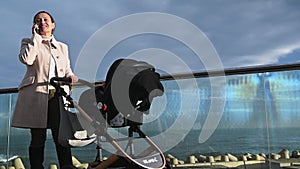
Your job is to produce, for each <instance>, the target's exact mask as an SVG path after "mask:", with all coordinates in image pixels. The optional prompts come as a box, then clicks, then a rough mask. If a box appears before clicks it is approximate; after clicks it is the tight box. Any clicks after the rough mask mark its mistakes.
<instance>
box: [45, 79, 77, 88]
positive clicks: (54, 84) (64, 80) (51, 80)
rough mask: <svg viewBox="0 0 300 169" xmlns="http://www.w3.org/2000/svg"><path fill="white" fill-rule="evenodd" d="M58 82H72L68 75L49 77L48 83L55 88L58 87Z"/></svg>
mask: <svg viewBox="0 0 300 169" xmlns="http://www.w3.org/2000/svg"><path fill="white" fill-rule="evenodd" d="M55 81H56V82H55ZM58 82H64V83H66V84H70V83H72V79H71V78H70V77H53V78H51V79H50V84H51V85H52V86H53V87H55V88H58V87H59V84H58Z"/></svg>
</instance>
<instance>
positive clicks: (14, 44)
mask: <svg viewBox="0 0 300 169" xmlns="http://www.w3.org/2000/svg"><path fill="white" fill-rule="evenodd" d="M16 3H18V5H16ZM299 7H300V3H299V1H297V0H289V1H276V0H267V1H259V0H253V1H240V0H228V1H218V0H212V1H198V0H188V1H180V0H166V1H160V0H159V1H158V0H145V1H137V0H126V1H117V0H103V1H97V0H91V1H89V2H86V1H76V2H74V1H73V0H65V1H58V0H55V1H45V2H44V1H38V2H36V1H33V0H30V1H26V2H25V1H24V2H23V1H16V0H12V1H8V2H6V1H5V2H4V1H3V2H0V18H1V21H2V27H0V31H1V32H2V33H1V40H0V41H1V47H0V48H1V49H2V50H1V53H0V57H1V58H3V61H2V62H1V63H0V87H1V88H3V87H16V86H17V85H18V83H19V82H20V79H21V78H22V75H23V72H24V71H25V66H24V65H22V64H21V63H20V62H19V61H18V59H17V54H18V51H19V46H20V40H21V38H23V37H30V36H31V35H30V28H31V25H32V17H33V15H34V14H35V13H36V12H37V11H39V10H47V11H49V12H51V13H52V14H53V15H54V17H55V19H56V22H57V29H56V32H55V35H56V38H57V39H59V40H61V41H64V42H66V43H68V44H69V48H70V55H71V63H72V64H73V65H74V64H75V62H76V59H77V57H78V55H79V52H80V50H81V49H82V47H83V46H84V44H85V42H86V41H87V40H88V38H89V37H90V36H92V35H93V33H95V32H96V31H97V30H98V29H100V28H101V27H103V26H104V25H106V24H107V23H109V22H111V21H113V20H115V19H118V18H120V17H123V16H126V15H129V14H134V13H140V12H163V13H170V14H173V15H177V16H178V17H181V18H184V19H186V20H188V21H189V22H191V23H193V24H194V25H195V26H196V27H198V28H199V29H200V30H201V31H203V32H204V33H205V34H206V35H207V36H208V38H209V39H210V40H211V42H212V44H213V45H214V46H215V48H216V49H217V52H218V53H219V56H220V59H221V60H222V62H223V64H224V66H225V67H239V66H251V65H264V64H283V63H287V62H291V61H292V62H296V61H298V59H297V57H295V53H296V54H298V53H299V52H296V51H299V49H300V45H299V43H300V40H299V39H300V34H299V30H300V22H299V21H298V20H299V18H300V11H299ZM132 26H135V25H132ZM157 39H159V38H147V37H145V38H140V39H138V38H137V39H136V40H133V41H127V42H126V43H124V44H123V46H122V44H119V45H120V46H117V47H116V48H114V49H118V50H112V51H111V53H110V54H111V55H110V56H111V57H112V58H114V57H119V56H128V55H130V54H131V53H134V52H135V51H137V50H141V49H142V48H143V47H146V48H161V49H163V50H170V51H171V52H173V53H175V54H177V55H179V56H180V57H181V58H182V60H185V61H186V62H187V64H188V65H189V66H191V67H193V69H195V70H196V71H201V70H203V66H202V65H200V66H199V65H198V64H199V63H198V62H194V61H193V58H195V57H193V56H192V55H193V54H192V52H191V51H189V50H188V48H187V47H186V46H184V45H183V44H181V43H180V42H172V40H168V41H166V40H157ZM160 42H165V43H160ZM112 55H115V56H112ZM195 63H197V64H195ZM106 64H109V62H107V63H106ZM104 66H108V65H104ZM103 74H105V73H103ZM8 77H9V78H8Z"/></svg>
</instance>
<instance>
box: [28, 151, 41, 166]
mask: <svg viewBox="0 0 300 169" xmlns="http://www.w3.org/2000/svg"><path fill="white" fill-rule="evenodd" d="M29 162H30V167H31V169H44V166H43V163H44V147H31V146H30V147H29Z"/></svg>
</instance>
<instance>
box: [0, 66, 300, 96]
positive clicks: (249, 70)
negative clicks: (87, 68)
mask: <svg viewBox="0 0 300 169" xmlns="http://www.w3.org/2000/svg"><path fill="white" fill-rule="evenodd" d="M288 70H300V63H291V64H282V65H262V66H252V67H239V68H228V69H224V70H209V71H203V72H196V73H192V74H190V73H183V74H176V75H162V76H161V80H173V79H188V78H191V77H196V78H201V77H214V76H224V75H225V76H229V75H240V74H253V73H266V72H276V71H288ZM103 83H104V81H98V82H94V84H95V85H102V84H103ZM74 86H80V85H79V84H74ZM9 93H18V88H16V87H15V88H5V89H0V94H9Z"/></svg>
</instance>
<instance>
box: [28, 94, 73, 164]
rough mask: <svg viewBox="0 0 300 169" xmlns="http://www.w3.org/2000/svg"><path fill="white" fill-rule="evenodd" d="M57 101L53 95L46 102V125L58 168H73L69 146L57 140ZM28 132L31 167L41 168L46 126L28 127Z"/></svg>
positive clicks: (58, 117)
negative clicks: (29, 134)
mask: <svg viewBox="0 0 300 169" xmlns="http://www.w3.org/2000/svg"><path fill="white" fill-rule="evenodd" d="M59 101H60V99H59V98H58V97H53V98H52V99H50V100H49V102H48V122H47V126H48V128H50V129H51V133H52V138H53V140H54V143H55V147H56V153H57V157H58V161H59V166H60V168H73V165H72V155H71V148H70V147H64V146H62V145H60V144H59V142H58V132H59V121H60V111H59V106H60V104H59ZM30 132H31V142H30V147H29V158H30V163H31V168H32V169H41V168H43V164H42V163H43V161H44V147H45V142H46V136H47V128H32V129H30Z"/></svg>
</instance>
